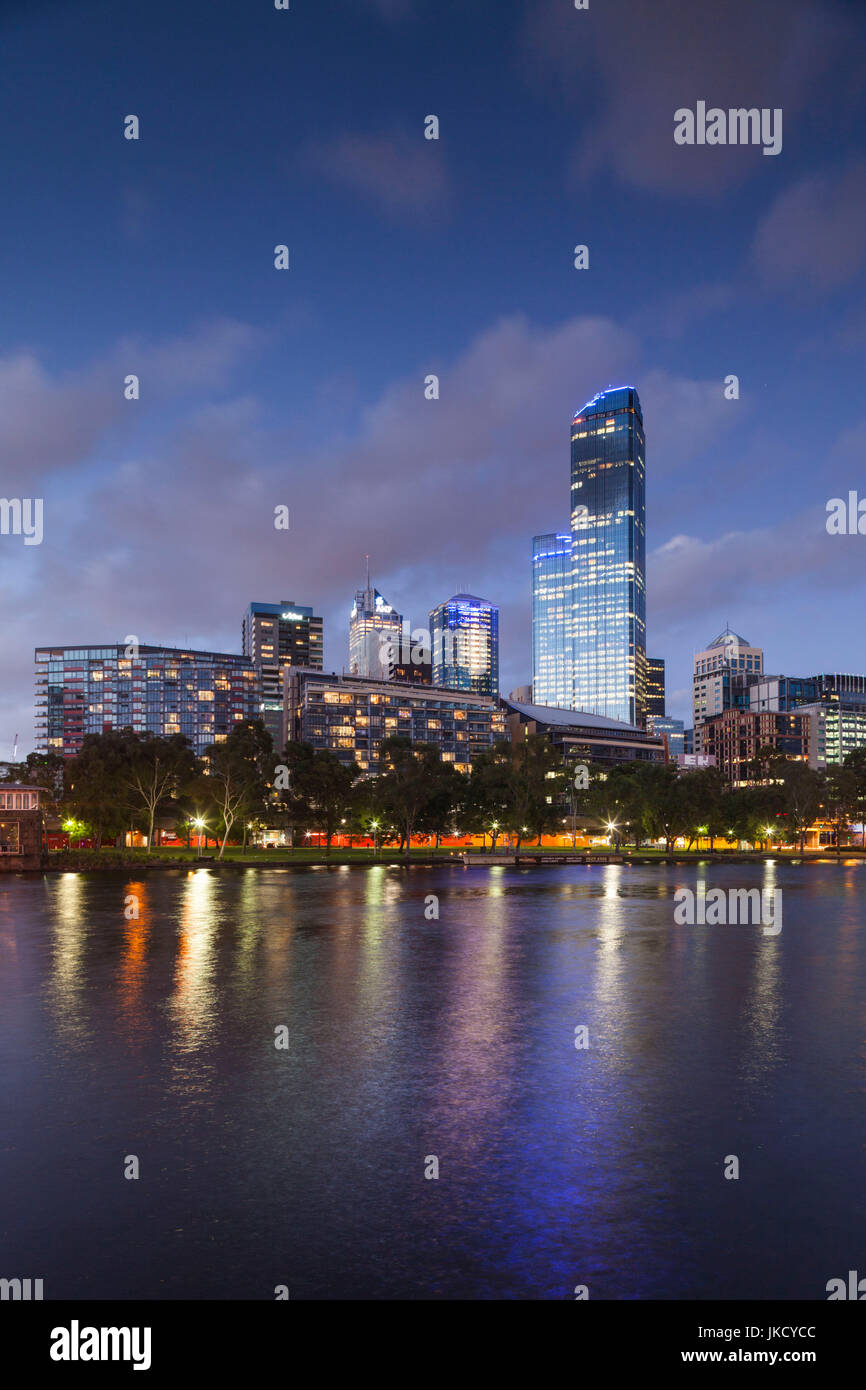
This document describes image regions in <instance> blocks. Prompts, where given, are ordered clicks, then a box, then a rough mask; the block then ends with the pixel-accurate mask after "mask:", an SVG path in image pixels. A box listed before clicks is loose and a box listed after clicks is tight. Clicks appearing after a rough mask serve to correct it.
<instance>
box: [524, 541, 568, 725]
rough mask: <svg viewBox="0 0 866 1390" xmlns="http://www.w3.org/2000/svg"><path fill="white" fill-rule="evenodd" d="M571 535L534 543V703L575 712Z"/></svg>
mask: <svg viewBox="0 0 866 1390" xmlns="http://www.w3.org/2000/svg"><path fill="white" fill-rule="evenodd" d="M572 692H573V677H572V666H571V533H570V532H569V533H568V534H567V535H559V534H557V533H556V532H553V533H552V534H548V535H545V536H536V537H535V538H534V539H533V542H532V700H533V703H534V704H536V705H546V706H548V707H550V708H556V709H571V699H572Z"/></svg>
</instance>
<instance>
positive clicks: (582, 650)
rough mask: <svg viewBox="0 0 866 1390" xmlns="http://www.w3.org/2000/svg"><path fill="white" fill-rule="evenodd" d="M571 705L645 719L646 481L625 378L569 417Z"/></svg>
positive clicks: (635, 410) (639, 423)
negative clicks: (620, 383) (622, 381)
mask: <svg viewBox="0 0 866 1390" xmlns="http://www.w3.org/2000/svg"><path fill="white" fill-rule="evenodd" d="M571 535H572V661H573V694H572V701H571V707H572V709H575V710H582V711H586V712H588V713H592V714H597V715H601V716H603V717H606V718H609V719H616V720H619V721H620V722H623V723H627V724H631V725H634V726H640V727H644V726H645V722H646V481H645V460H644V430H643V415H642V412H641V406H640V400H639V398H638V393H637V391H636V390H635V388H634V387H633V386H623V387H617V388H611V389H608V390H607V391H600V392H599V393H598V395H596V396H594V397H593V398H592V400H591V401H587V403H586V405H584V406H582V407H581V409H580V410H579V411H577V413H576V414H575V416H574V419H573V421H572V426H571Z"/></svg>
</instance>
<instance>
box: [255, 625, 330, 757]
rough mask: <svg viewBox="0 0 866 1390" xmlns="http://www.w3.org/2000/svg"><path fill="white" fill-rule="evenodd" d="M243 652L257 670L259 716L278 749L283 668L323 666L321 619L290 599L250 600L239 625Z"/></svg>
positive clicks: (319, 668)
mask: <svg viewBox="0 0 866 1390" xmlns="http://www.w3.org/2000/svg"><path fill="white" fill-rule="evenodd" d="M241 647H242V650H243V654H244V656H246V657H249V659H250V660H251V661H252V662H253V663H254V665H255V666H256V667H257V669H258V672H259V681H260V685H261V699H260V701H259V710H258V717H259V718H260V719H261V721H262V723H263V724H264V726H265V728H266V729H267V730H268V733H269V734H270V735H271V738H272V739H273V741H274V747H275V748H276V749H277V751H279V748H280V744H279V738H280V731H281V728H282V718H283V676H282V673H283V669H284V668H285V667H286V666H311V667H315V668H316V669H318V670H320V671H321V669H322V662H323V632H322V619H321V618H319V617H317V616H316V615H315V614H314V612H313V610H312V608H305V607H304V606H303V605H301V604H297V603H294V602H293V601H292V600H290V599H284V600H283V601H282V602H281V603H251V604H250V606H249V608H248V609H247V611H246V613H245V614H244V618H243V623H242V625H241Z"/></svg>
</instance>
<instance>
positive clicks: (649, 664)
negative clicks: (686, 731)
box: [646, 656, 682, 752]
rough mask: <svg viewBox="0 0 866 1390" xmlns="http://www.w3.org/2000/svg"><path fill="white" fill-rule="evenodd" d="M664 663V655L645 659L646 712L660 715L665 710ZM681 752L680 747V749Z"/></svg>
mask: <svg viewBox="0 0 866 1390" xmlns="http://www.w3.org/2000/svg"><path fill="white" fill-rule="evenodd" d="M665 698H666V695H665V663H664V657H661V656H648V657H647V659H646V712H647V717H649V715H651V714H655V715H659V716H662V715H664V712H665ZM680 752H682V749H680Z"/></svg>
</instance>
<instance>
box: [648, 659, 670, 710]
mask: <svg viewBox="0 0 866 1390" xmlns="http://www.w3.org/2000/svg"><path fill="white" fill-rule="evenodd" d="M665 699H666V695H665V663H664V658H663V657H660V656H648V657H647V659H646V712H647V716H649V715H651V714H655V715H663V714H664V713H665Z"/></svg>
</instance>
